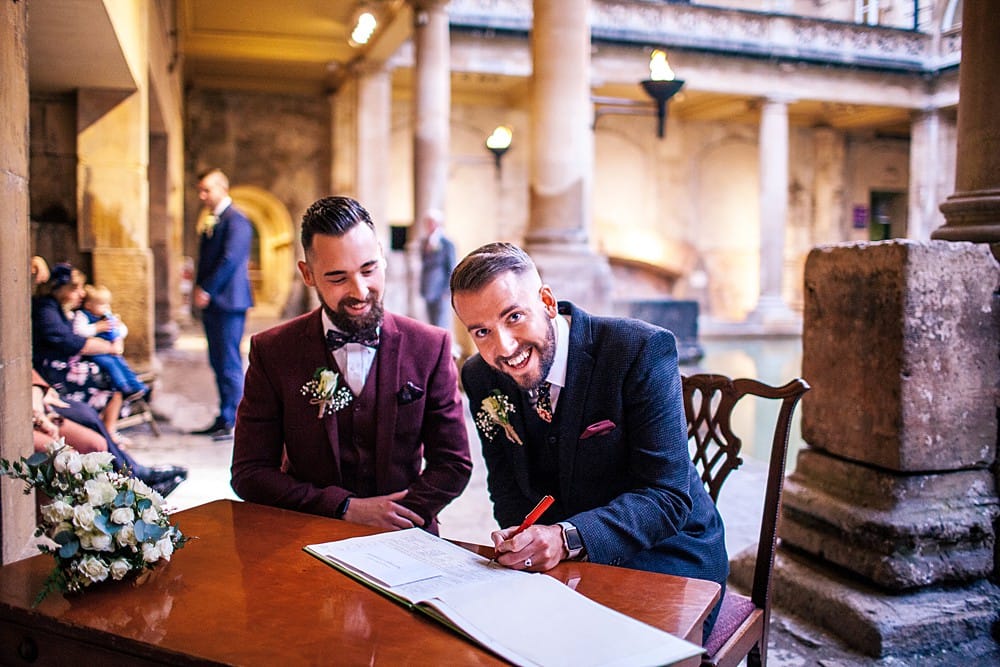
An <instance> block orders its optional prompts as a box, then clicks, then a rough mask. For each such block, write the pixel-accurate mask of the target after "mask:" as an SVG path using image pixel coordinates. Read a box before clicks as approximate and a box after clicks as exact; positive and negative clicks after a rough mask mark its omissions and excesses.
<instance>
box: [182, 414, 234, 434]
mask: <svg viewBox="0 0 1000 667" xmlns="http://www.w3.org/2000/svg"><path fill="white" fill-rule="evenodd" d="M228 426H229V425H228V424H226V422H225V420H223V419H222V417H216V418H215V421H214V422H212V425H211V426H209V427H208V428H203V429H200V430H198V431H191V435H213V436H214V435H215V433H216V432H217V431H218V430H219V429H224V428H226V427H228Z"/></svg>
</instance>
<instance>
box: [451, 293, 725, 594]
mask: <svg viewBox="0 0 1000 667" xmlns="http://www.w3.org/2000/svg"><path fill="white" fill-rule="evenodd" d="M559 311H560V313H562V314H565V315H568V316H569V317H570V318H571V323H570V336H569V341H570V344H569V358H568V368H567V376H566V386H565V387H564V388H563V389H562V391H561V393H560V394H559V401H558V403H557V405H556V414H555V419H554V421H553V424H552V428H553V429H554V435H555V437H556V438H557V442H558V477H559V479H558V490H557V491H556V494H557V503H556V505H554V506H553V508H552V509H550V510H549V512H547V513H546V514H545V515H544V516H543V517H542V523H545V524H553V523H556V522H558V521H570V522H572V523H573V525H575V526H576V527H577V528H578V529H579V531H580V536H581V538H582V539H583V542H584V545H585V547H586V549H587V555H588V558H589V559H590V560H591V561H593V562H596V563H604V564H611V565H620V566H623V567H629V568H633V569H638V570H646V571H652V572H664V573H668V574H675V575H681V576H687V577H694V578H698V579H707V580H710V581H716V582H718V583H719V584H724V583H725V580H726V577H727V575H728V573H729V562H728V557H727V555H726V546H725V535H724V530H723V525H722V519H721V517H720V516H719V513H718V511H717V510H716V508H715V504H714V503H713V502H712V499H711V498H710V497H709V495H708V493H707V492H706V491H705V488H704V486H703V485H702V483H701V480H700V479H699V477H698V473H697V471H696V470H695V468H694V465H693V464H692V463H691V459H690V456H689V454H688V445H687V426H686V424H687V421H686V419H685V417H684V406H683V402H682V398H681V378H680V373H679V370H678V366H677V345H676V342H675V340H674V336H673V334H672V333H670V332H669V331H667V330H666V329H661V328H659V327H655V326H653V325H650V324H647V323H645V322H640V321H638V320H631V319H624V318H605V317H595V316H591V315H589V314H588V313H586V312H585V311H583V310H581V309H579V308H577V307H576V306H574V305H573V304H571V303H568V302H560V303H559ZM462 380H463V383H464V386H465V389H466V391H467V393H468V395H469V402H470V407H471V410H472V413H473V414H474V415H475V414H476V413H477V412H478V411H479V409H480V405H481V403H482V400H483V399H484V398H486V397H487V396H488V395H489V394H490V392H491V391H493V390H494V389H499V390H500V391H502V392H503V393H504V394H505V395H506V396H508V397H509V399H510V401H511V403H512V404H513V405H514V406H515V412H514V414H512V415H511V423H512V425H513V426H514V429H515V430H516V431H517V433H518V435H519V437H520V438H521V440H522V441H523V442H524V445H518V444H515V443H513V442H511V441H510V440H509V439H507V437H506V436H505V435H504V433H503V430H502V429H497V430H496V432H495V434H494V436H493V439H492V440H491V439H490V438H488V437H484V436H483V433H482V431H481V430H480V440H481V441H482V443H483V454H484V458H485V460H486V465H487V468H488V474H487V483H488V486H489V492H490V497H491V499H492V501H493V503H494V516H495V517H496V519H497V522H498V523H499V524H500V526H501V527H508V526H514V525H517V524H518V523H520V521H521V520H522V519H523V518H524V516H525V515H526V514H527V513H528V512H529V511H530V510H531V508H532V507H533V506H534V504H535V503H536V502H537V501H538V500H539V498H540V497H541V492H540V491H539V490H537V489H534V488H532V484H531V474H530V472H529V456H528V454H527V452H526V450H527V449H529V448H531V447H532V446H533V444H534V443H532V442H531V441H530V440H529V438H528V435H527V433H528V431H527V429H526V427H525V421H524V417H525V415H526V414H527V413H528V411H530V410H531V407H530V404H529V403H528V401H527V397H526V395H525V393H524V392H522V391H521V390H520V389H519V388H518V387H517V386H516V384H515V383H514V382H513V381H512V380H511V379H510V378H508V377H507V376H506V375H504V374H502V373H500V372H498V371H496V370H494V369H493V368H491V367H490V366H488V365H487V364H486V362H485V361H484V360H483V359H482V358H481V357H480V356H479V355H476V356H474V357H472V358H471V359H470V360H469V361H468V362H467V363H466V364H465V366H464V367H463V369H462ZM603 420H609V421H610V422H612V423H613V424H614V427H613V428H612V429H611V430H610V431H607V432H603V433H599V434H598V435H594V436H590V435H589V434H585V431H586V429H587V427H588V426H591V425H594V424H597V423H599V422H601V421H603ZM477 428H478V426H477ZM592 430H593V429H592ZM598 431H600V429H598ZM550 435H552V433H551V432H550Z"/></svg>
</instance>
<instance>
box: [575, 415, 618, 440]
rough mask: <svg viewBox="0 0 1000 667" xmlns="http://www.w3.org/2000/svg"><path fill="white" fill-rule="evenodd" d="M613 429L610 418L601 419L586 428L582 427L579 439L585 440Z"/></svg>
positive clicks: (613, 424)
mask: <svg viewBox="0 0 1000 667" xmlns="http://www.w3.org/2000/svg"><path fill="white" fill-rule="evenodd" d="M614 430H615V423H614V422H613V421H611V420H610V419H602V420H601V421H599V422H597V423H595V424H591V425H590V426H588V427H587V428H585V429H583V433H581V434H580V440H586V439H587V438H593V437H594V436H595V435H604V434H605V433H611V431H614Z"/></svg>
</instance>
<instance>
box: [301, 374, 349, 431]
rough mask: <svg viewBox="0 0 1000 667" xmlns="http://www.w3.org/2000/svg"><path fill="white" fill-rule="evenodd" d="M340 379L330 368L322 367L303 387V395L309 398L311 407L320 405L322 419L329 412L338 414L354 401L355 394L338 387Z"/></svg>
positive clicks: (345, 388) (319, 415)
mask: <svg viewBox="0 0 1000 667" xmlns="http://www.w3.org/2000/svg"><path fill="white" fill-rule="evenodd" d="M339 377H340V375H339V374H338V373H334V372H333V371H331V370H330V369H329V368H323V367H322V366H321V367H319V368H317V369H316V372H315V373H313V376H312V380H309V382H306V383H305V384H304V385H302V395H303V396H308V397H309V405H318V406H319V414H318V415H317V417H319V418H320V419H322V418H323V416H324V415H325V414H326V413H328V412H336V411H337V410H340V409H341V408H344V407H346V406H348V405H349V404H350V403H351V401H352V400H353V399H354V394H352V393H351V390H350V389H348V388H347V387H338V386H337V380H338V378H339Z"/></svg>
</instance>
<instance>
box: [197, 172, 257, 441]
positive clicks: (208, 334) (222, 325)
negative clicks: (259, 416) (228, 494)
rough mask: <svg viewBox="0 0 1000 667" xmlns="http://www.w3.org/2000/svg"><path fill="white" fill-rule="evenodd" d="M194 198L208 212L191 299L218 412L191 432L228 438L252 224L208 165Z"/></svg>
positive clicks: (239, 376)
mask: <svg viewBox="0 0 1000 667" xmlns="http://www.w3.org/2000/svg"><path fill="white" fill-rule="evenodd" d="M198 198H199V199H200V200H201V202H202V203H203V204H204V205H205V208H206V209H208V215H206V216H204V217H203V219H202V220H203V223H202V225H201V230H200V231H201V234H200V240H199V246H198V271H197V274H196V275H195V287H194V291H193V294H192V298H193V300H194V305H195V306H196V307H198V308H200V309H202V310H201V320H202V323H203V324H204V326H205V338H206V339H207V340H208V361H209V363H210V364H211V366H212V370H213V371H214V372H215V384H216V387H217V388H218V391H219V415H218V416H217V417H216V418H215V422H213V423H212V424H211V425H210V426H208V427H207V428H204V429H201V430H200V431H195V433H196V434H197V435H210V436H212V439H213V440H226V439H229V438H232V437H233V426H234V425H235V424H236V406H237V404H238V403H239V402H240V397H241V396H242V395H243V360H242V357H241V356H240V341H241V340H242V338H243V329H244V326H245V324H246V315H247V310H248V309H249V308H250V307H251V306H252V305H253V296H252V294H251V292H250V277H249V275H248V274H247V265H248V264H249V262H250V245H251V242H252V240H253V228H252V227H251V224H250V221H249V220H247V217H246V216H245V215H243V213H242V212H240V210H239V209H237V208H236V207H235V206H233V200H232V198H231V197H230V196H229V179H228V178H226V175H225V174H224V173H222V171H220V170H219V169H211V170H209V171H207V172H205V173H203V174H202V175H201V176H200V177H199V179H198Z"/></svg>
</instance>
